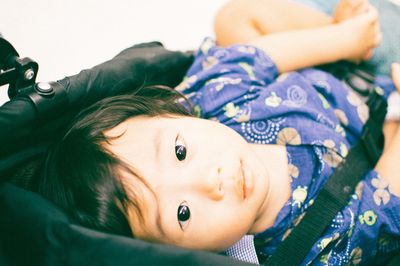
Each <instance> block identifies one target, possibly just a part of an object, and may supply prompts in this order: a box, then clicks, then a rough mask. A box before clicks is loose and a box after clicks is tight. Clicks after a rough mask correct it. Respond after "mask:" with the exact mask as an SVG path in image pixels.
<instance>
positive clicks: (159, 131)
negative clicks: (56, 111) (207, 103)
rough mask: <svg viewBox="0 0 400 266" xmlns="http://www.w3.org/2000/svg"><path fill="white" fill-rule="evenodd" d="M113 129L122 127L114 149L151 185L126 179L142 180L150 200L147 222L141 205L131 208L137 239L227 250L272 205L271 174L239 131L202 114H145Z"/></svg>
mask: <svg viewBox="0 0 400 266" xmlns="http://www.w3.org/2000/svg"><path fill="white" fill-rule="evenodd" d="M106 134H107V135H108V136H119V135H121V134H122V135H121V136H120V137H119V138H117V139H115V140H113V141H112V142H111V144H110V145H108V146H107V148H108V149H109V150H110V151H111V152H113V153H114V154H116V155H117V156H118V157H119V158H121V159H123V160H125V161H126V162H128V163H129V164H130V165H131V166H133V167H134V169H135V171H136V173H137V174H138V175H140V176H141V177H142V178H143V179H144V180H145V182H146V183H147V184H148V187H147V186H145V185H144V184H142V183H140V182H138V181H137V179H136V178H135V177H132V176H128V177H127V178H126V180H125V181H126V184H127V186H130V185H131V186H135V187H138V186H139V188H140V191H141V195H140V197H141V200H142V201H143V204H144V205H143V206H145V207H144V208H142V210H141V211H142V217H143V218H144V223H141V222H140V221H139V218H138V214H137V213H136V211H134V210H133V209H132V210H131V211H129V213H128V216H129V217H128V219H129V222H130V225H131V227H132V229H133V232H134V234H135V236H136V237H137V238H140V239H145V240H149V241H155V242H161V243H169V244H173V245H176V246H180V247H186V248H193V249H202V250H211V251H221V250H224V249H226V248H228V247H229V246H231V245H232V244H234V243H235V242H236V241H238V240H239V239H240V238H241V237H242V236H243V235H245V234H246V233H248V232H251V230H252V226H253V225H254V223H255V221H256V220H257V218H258V216H259V214H260V210H261V209H262V208H263V207H264V205H265V201H266V195H267V193H268V178H267V176H268V173H267V172H266V168H265V166H264V165H263V164H262V163H261V161H260V159H259V158H258V157H257V155H256V154H255V153H254V151H253V150H252V148H251V146H250V145H249V144H248V143H247V142H246V141H245V140H244V139H243V138H242V137H241V136H240V135H239V134H237V133H236V132H235V131H233V130H232V129H230V128H228V127H226V126H224V125H222V124H220V123H217V122H213V121H209V120H204V119H199V118H191V117H178V116H174V117H171V116H169V117H167V116H162V117H160V116H158V117H154V118H149V117H145V116H140V117H135V118H131V119H129V120H127V121H125V122H123V123H122V124H120V125H119V126H117V127H116V128H114V129H112V130H110V131H108V132H107V133H106ZM138 183H139V184H138ZM134 184H135V185H134ZM128 191H129V189H128Z"/></svg>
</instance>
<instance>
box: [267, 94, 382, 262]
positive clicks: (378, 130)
mask: <svg viewBox="0 0 400 266" xmlns="http://www.w3.org/2000/svg"><path fill="white" fill-rule="evenodd" d="M368 106H369V115H370V117H369V119H368V121H367V123H366V124H365V125H364V129H363V134H362V136H361V138H360V140H359V141H358V142H357V143H356V144H355V145H354V146H353V147H352V148H351V149H350V151H349V154H348V155H347V156H346V158H345V159H344V160H343V161H342V162H341V164H339V166H338V167H337V168H336V170H335V172H334V173H333V174H332V175H331V177H330V178H329V179H328V181H327V183H326V184H325V186H324V187H323V188H322V191H321V192H320V194H319V195H318V196H317V198H316V199H315V201H314V203H313V205H311V206H310V207H309V208H308V209H307V211H306V214H305V216H304V217H303V219H302V220H301V222H300V223H299V224H298V225H297V226H296V227H295V228H294V229H293V231H292V232H291V233H290V234H289V236H288V237H287V238H286V239H285V240H284V241H283V242H282V243H281V244H280V245H279V246H278V248H277V249H276V251H275V252H274V253H273V254H272V255H271V256H270V257H269V258H268V259H267V261H266V262H265V263H264V264H263V265H268V266H269V265H299V264H300V263H301V262H303V260H304V258H305V257H306V255H307V254H308V252H309V251H310V249H311V247H312V246H313V245H314V243H315V242H316V241H317V240H318V239H319V238H320V236H321V235H322V233H323V232H324V231H325V229H326V228H327V226H329V224H330V223H331V221H332V219H333V218H334V217H335V216H336V215H337V213H338V212H339V211H340V210H341V209H342V208H343V207H344V206H346V204H347V203H348V201H349V197H350V195H352V193H353V192H354V189H355V187H356V185H357V184H358V183H359V182H360V180H361V179H362V177H363V176H364V174H365V172H366V171H368V170H370V169H372V168H373V167H374V166H375V164H376V162H377V161H378V159H379V157H380V155H381V153H382V149H383V141H384V139H383V134H382V126H383V122H384V119H385V115H386V109H387V103H386V100H385V99H383V97H382V96H380V95H378V94H377V93H376V92H373V93H372V94H371V96H370V98H369V100H368Z"/></svg>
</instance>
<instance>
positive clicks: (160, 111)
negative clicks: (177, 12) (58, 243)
mask: <svg viewBox="0 0 400 266" xmlns="http://www.w3.org/2000/svg"><path fill="white" fill-rule="evenodd" d="M182 100H183V102H185V104H182ZM187 103H188V102H187V101H186V100H185V99H184V97H183V96H182V95H181V94H180V93H179V92H177V91H175V90H173V89H170V88H167V87H163V86H153V87H147V88H139V89H137V90H136V91H135V92H134V93H131V94H127V95H118V96H113V97H109V98H105V99H103V100H101V101H99V102H97V103H95V104H93V105H92V106H90V107H88V108H86V109H85V110H83V111H82V112H81V113H80V114H78V116H77V117H76V118H75V119H74V121H73V122H72V125H71V126H70V127H69V129H68V130H67V132H66V134H64V136H63V137H62V138H61V139H60V140H59V141H57V142H56V143H55V144H54V145H53V146H52V147H51V148H50V150H49V152H48V155H47V157H46V161H45V165H44V174H43V175H42V177H41V178H40V179H39V181H38V183H37V190H38V192H39V193H40V194H42V195H44V196H45V197H47V198H48V199H50V200H51V201H53V202H54V203H55V204H56V205H58V206H59V207H61V208H62V209H64V210H65V211H66V212H67V214H68V215H69V216H70V217H71V218H72V219H73V220H74V221H75V222H77V223H79V224H81V225H84V226H86V227H89V228H93V229H97V230H100V231H104V232H111V233H115V234H121V235H127V236H134V232H132V229H131V228H130V226H129V223H128V220H127V207H133V208H135V209H136V211H137V213H138V214H139V217H140V215H141V208H140V198H138V197H139V196H138V193H137V192H136V191H135V187H133V188H130V189H129V191H128V190H127V188H126V187H124V185H123V179H122V173H123V172H127V173H130V174H132V175H133V176H135V177H136V179H137V180H138V182H142V183H144V182H143V179H141V178H140V177H139V176H138V175H136V174H135V171H134V169H133V168H132V167H131V166H130V165H128V164H127V163H125V162H124V161H122V160H121V159H119V158H117V157H116V156H115V155H113V154H112V153H111V152H110V151H108V150H107V149H106V148H105V145H104V144H105V143H107V142H109V141H110V137H108V136H106V135H105V134H104V132H105V131H107V130H109V129H112V128H114V127H116V126H117V125H119V124H120V123H122V122H124V121H125V120H127V119H129V118H131V117H135V116H139V115H146V116H150V117H154V116H157V115H164V114H175V115H184V116H190V115H191V113H190V110H189V108H188V107H189V105H188V104H187ZM138 152H140V151H138Z"/></svg>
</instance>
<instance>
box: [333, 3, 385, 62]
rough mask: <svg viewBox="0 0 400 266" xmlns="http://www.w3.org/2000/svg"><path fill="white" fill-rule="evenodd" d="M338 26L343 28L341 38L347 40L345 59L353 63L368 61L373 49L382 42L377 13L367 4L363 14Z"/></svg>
mask: <svg viewBox="0 0 400 266" xmlns="http://www.w3.org/2000/svg"><path fill="white" fill-rule="evenodd" d="M338 24H340V25H341V26H342V27H343V32H344V34H343V38H348V39H349V44H348V45H349V47H348V53H347V55H346V56H345V59H347V60H349V61H352V62H355V63H360V62H361V61H365V60H368V59H370V58H371V57H372V55H373V49H374V48H375V47H377V46H378V45H379V44H380V43H381V41H382V32H381V30H380V24H379V15H378V11H377V10H376V9H375V8H374V7H373V6H372V5H370V4H368V8H367V10H366V11H365V12H364V13H362V14H359V15H357V16H355V17H353V18H349V19H346V20H344V21H342V22H340V23H338Z"/></svg>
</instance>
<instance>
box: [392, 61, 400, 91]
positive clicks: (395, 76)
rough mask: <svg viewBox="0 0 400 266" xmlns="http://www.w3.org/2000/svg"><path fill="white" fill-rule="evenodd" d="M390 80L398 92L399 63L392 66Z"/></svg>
mask: <svg viewBox="0 0 400 266" xmlns="http://www.w3.org/2000/svg"><path fill="white" fill-rule="evenodd" d="M392 79H393V82H394V85H395V86H396V88H397V91H399V92H400V64H399V63H393V64H392Z"/></svg>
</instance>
